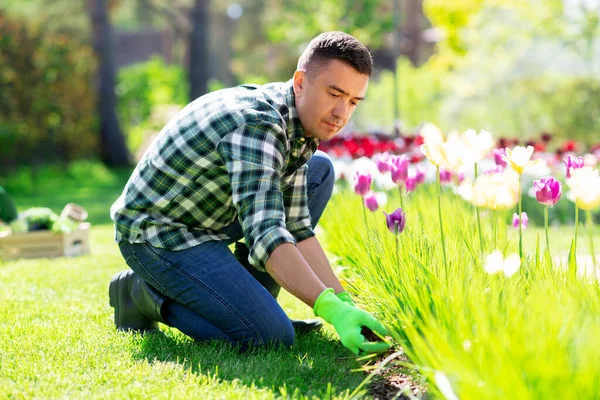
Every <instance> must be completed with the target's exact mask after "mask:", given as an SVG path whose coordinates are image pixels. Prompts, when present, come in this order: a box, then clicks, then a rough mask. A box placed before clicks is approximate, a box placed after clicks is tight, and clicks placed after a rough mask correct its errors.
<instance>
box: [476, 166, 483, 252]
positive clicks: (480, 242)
mask: <svg viewBox="0 0 600 400" xmlns="http://www.w3.org/2000/svg"><path fill="white" fill-rule="evenodd" d="M474 179H477V163H475V178H474ZM475 213H476V214H477V231H478V232H479V248H480V250H481V255H482V256H483V235H482V232H481V219H480V217H479V206H475Z"/></svg>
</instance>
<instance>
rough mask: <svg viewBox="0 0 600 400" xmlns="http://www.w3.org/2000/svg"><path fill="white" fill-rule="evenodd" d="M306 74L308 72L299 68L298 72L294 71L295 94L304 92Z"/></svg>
mask: <svg viewBox="0 0 600 400" xmlns="http://www.w3.org/2000/svg"><path fill="white" fill-rule="evenodd" d="M305 76H306V73H305V72H304V71H302V70H299V69H297V70H296V72H294V94H296V96H298V95H300V94H302V91H303V90H304V77H305Z"/></svg>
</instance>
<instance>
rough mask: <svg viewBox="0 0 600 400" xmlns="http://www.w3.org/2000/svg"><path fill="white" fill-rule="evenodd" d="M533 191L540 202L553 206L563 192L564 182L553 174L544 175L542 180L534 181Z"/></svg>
mask: <svg viewBox="0 0 600 400" xmlns="http://www.w3.org/2000/svg"><path fill="white" fill-rule="evenodd" d="M533 192H534V193H535V198H536V199H537V201H538V202H539V203H540V204H543V205H545V206H553V205H555V204H556V202H557V201H558V200H559V199H560V196H561V194H562V183H560V182H559V181H557V180H556V179H554V178H553V177H551V176H544V177H542V178H541V179H540V180H535V181H533Z"/></svg>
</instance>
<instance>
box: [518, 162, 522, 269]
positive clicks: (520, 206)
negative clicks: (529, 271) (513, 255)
mask: <svg viewBox="0 0 600 400" xmlns="http://www.w3.org/2000/svg"><path fill="white" fill-rule="evenodd" d="M521 176H522V174H519V258H520V259H521V262H523V223H522V216H521V214H522V213H523V201H522V199H521Z"/></svg>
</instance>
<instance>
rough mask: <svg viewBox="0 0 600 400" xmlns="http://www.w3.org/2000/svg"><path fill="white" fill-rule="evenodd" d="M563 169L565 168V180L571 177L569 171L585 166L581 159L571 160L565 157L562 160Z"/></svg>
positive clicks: (571, 158)
mask: <svg viewBox="0 0 600 400" xmlns="http://www.w3.org/2000/svg"><path fill="white" fill-rule="evenodd" d="M564 163H565V167H566V168H567V174H566V176H567V178H570V177H571V170H573V169H579V168H583V167H584V166H585V164H584V162H583V157H577V158H573V157H571V156H567V158H565V159H564Z"/></svg>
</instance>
